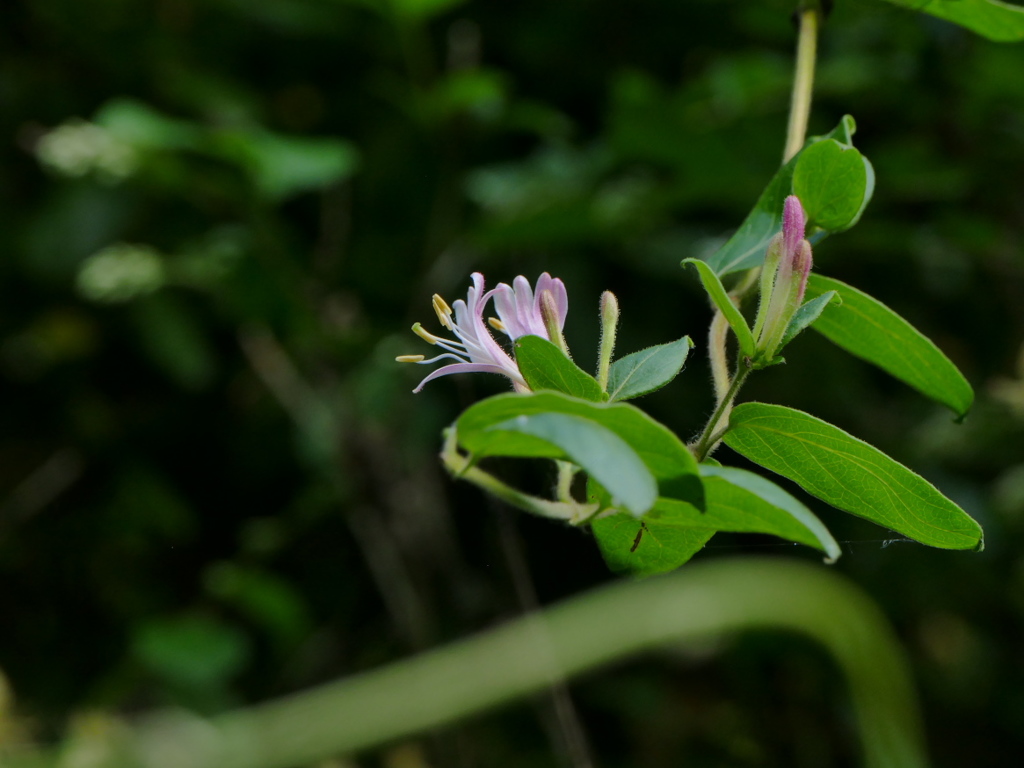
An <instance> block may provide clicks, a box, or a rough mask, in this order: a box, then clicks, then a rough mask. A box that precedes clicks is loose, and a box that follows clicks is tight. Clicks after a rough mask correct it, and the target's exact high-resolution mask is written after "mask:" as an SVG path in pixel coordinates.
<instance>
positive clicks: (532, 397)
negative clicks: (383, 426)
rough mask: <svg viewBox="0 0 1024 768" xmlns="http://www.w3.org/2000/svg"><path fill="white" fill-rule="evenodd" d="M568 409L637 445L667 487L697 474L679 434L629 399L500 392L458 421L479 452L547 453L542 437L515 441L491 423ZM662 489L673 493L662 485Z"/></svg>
mask: <svg viewBox="0 0 1024 768" xmlns="http://www.w3.org/2000/svg"><path fill="white" fill-rule="evenodd" d="M539 413H565V414H569V415H572V416H582V417H583V418H586V419H590V420H592V421H595V422H597V423H598V424H600V425H601V426H603V427H605V428H606V429H609V430H611V431H612V432H614V433H615V434H616V435H618V436H619V437H621V438H622V439H623V440H624V441H625V442H626V443H628V444H629V445H630V447H632V449H633V450H634V451H636V453H637V455H639V456H640V458H641V460H642V461H643V463H644V464H645V465H646V466H647V468H648V470H650V472H651V474H652V475H654V477H655V479H657V480H658V481H659V484H661V485H662V486H663V487H670V486H672V485H673V484H674V483H675V482H676V481H681V480H685V479H687V478H694V479H696V477H697V462H696V460H695V459H694V458H693V454H691V453H690V451H689V450H687V448H686V446H685V445H683V443H682V442H681V441H680V440H679V438H678V437H676V435H675V434H674V433H673V432H672V431H671V430H670V429H668V427H665V426H664V425H662V424H659V423H658V422H657V421H655V420H654V419H652V418H651V417H650V416H648V415H647V414H645V413H644V412H643V411H641V410H639V409H637V408H635V407H633V406H632V405H629V404H627V403H592V402H588V401H586V400H580V399H578V398H574V397H569V396H567V395H563V394H560V393H557V392H537V393H522V394H521V393H515V392H511V393H508V394H504V395H495V396H494V397H490V398H488V399H486V400H481V401H480V402H479V403H475V404H474V405H472V406H470V407H469V408H467V409H466V410H465V411H464V412H463V414H462V415H461V416H460V417H459V419H458V421H456V423H455V426H456V432H457V435H458V440H459V444H460V445H461V446H462V447H463V448H464V449H465V450H467V451H469V452H470V453H471V454H472V455H473V457H474V458H478V457H482V456H491V455H495V456H543V455H546V454H544V453H537V452H536V451H537V450H538V449H539V448H540V446H538V444H537V443H538V442H539V441H538V440H537V438H535V437H532V436H529V435H520V436H519V437H521V438H522V442H520V443H514V442H510V441H508V440H505V439H504V438H506V437H509V436H510V435H497V434H495V433H492V432H489V431H488V430H489V429H490V427H493V426H494V425H496V424H500V423H502V422H505V421H508V420H510V419H513V418H515V417H516V416H523V415H525V416H533V415H535V414H539ZM662 495H668V494H666V493H665V491H664V490H663V491H662Z"/></svg>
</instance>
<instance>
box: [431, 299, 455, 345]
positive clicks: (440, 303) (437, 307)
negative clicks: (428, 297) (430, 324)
mask: <svg viewBox="0 0 1024 768" xmlns="http://www.w3.org/2000/svg"><path fill="white" fill-rule="evenodd" d="M432 302H433V305H434V312H436V313H437V319H438V320H440V321H441V325H443V326H444V327H445V328H447V329H448V330H449V331H450V330H452V308H451V307H449V306H448V304H447V303H446V302H445V300H444V299H442V298H441V297H440V296H439V295H438V294H436V293H435V294H434V298H433V300H432ZM431 343H433V342H431Z"/></svg>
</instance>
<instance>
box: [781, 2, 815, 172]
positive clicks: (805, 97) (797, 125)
mask: <svg viewBox="0 0 1024 768" xmlns="http://www.w3.org/2000/svg"><path fill="white" fill-rule="evenodd" d="M799 18H800V32H799V37H798V39H797V46H796V71H795V72H794V74H793V96H792V99H791V101H790V104H789V127H788V128H787V130H786V150H785V152H784V153H783V156H782V162H783V163H788V162H789V161H790V159H792V158H793V156H794V155H796V153H797V152H799V151H800V149H801V147H803V145H804V139H805V138H806V136H807V121H808V120H809V119H810V115H811V93H812V92H813V90H814V60H815V56H816V54H817V48H818V26H819V21H820V18H821V12H820V10H819V9H818V7H817V3H814V2H812V3H809V4H808V6H807V7H804V8H801V9H800V11H799Z"/></svg>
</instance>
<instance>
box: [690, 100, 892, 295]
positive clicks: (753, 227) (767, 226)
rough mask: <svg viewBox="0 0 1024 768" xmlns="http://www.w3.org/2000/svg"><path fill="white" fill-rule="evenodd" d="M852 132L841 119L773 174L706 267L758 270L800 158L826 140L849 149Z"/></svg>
mask: <svg viewBox="0 0 1024 768" xmlns="http://www.w3.org/2000/svg"><path fill="white" fill-rule="evenodd" d="M856 130H857V124H856V123H855V122H854V119H853V118H852V117H850V116H849V115H844V116H843V118H842V120H840V121H839V124H838V125H837V126H836V127H835V128H834V129H832V130H831V131H830V132H829V133H826V134H825V135H823V136H811V137H810V138H809V139H808V140H807V144H805V145H804V149H802V150H801V152H800V154H798V155H797V156H796V157H794V158H792V159H791V160H790V161H789V162H788V163H786V164H785V165H783V166H782V167H781V168H780V169H779V170H778V171H776V173H775V175H774V176H773V177H772V180H771V181H770V182H769V183H768V186H767V187H765V189H764V192H762V193H761V196H760V197H759V198H758V199H757V204H756V205H755V206H754V208H753V210H752V211H751V212H750V213H749V214H747V218H746V219H744V220H743V223H742V224H741V225H740V227H739V229H737V230H736V232H735V233H734V234H733V236H732V237H730V238H729V239H728V241H726V243H725V245H723V246H722V247H721V248H719V249H718V250H717V251H715V252H714V253H713V254H712V255H711V256H710V257H708V259H707V264H708V266H710V267H711V269H713V270H714V271H715V273H716V274H718V275H720V276H724V275H727V274H729V273H730V272H739V271H741V270H744V269H751V268H753V267H759V266H761V264H763V263H764V257H765V253H766V251H767V250H768V243H769V241H770V240H771V239H772V237H773V236H774V235H775V233H777V232H780V231H782V209H783V205H784V204H785V202H786V197H787V196H789V195H791V194H793V173H794V170H795V169H796V165H797V163H798V162H799V159H800V155H801V154H803V152H806V151H807V149H808V148H809V147H812V146H814V145H815V144H817V143H819V142H822V141H828V140H834V141H836V142H838V143H839V144H840V145H842V146H844V147H852V146H853V144H852V143H851V139H852V136H853V134H854V132H855V131H856ZM864 162H865V164H866V168H867V169H868V172H869V179H868V188H869V190H870V189H873V187H874V173H873V172H872V171H871V166H870V163H867V160H866V159H865V161H864ZM870 197H871V195H870V191H869V192H868V194H866V195H865V202H866V201H867V199H869V198H870ZM851 226H852V224H851ZM826 234H827V233H826Z"/></svg>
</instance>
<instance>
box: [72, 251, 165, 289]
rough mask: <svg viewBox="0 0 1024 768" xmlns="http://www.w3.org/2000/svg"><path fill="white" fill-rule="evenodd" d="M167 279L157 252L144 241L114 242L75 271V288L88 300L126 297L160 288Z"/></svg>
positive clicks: (161, 259)
mask: <svg viewBox="0 0 1024 768" xmlns="http://www.w3.org/2000/svg"><path fill="white" fill-rule="evenodd" d="M165 279H166V270H165V267H164V261H163V258H162V257H161V256H160V254H159V253H158V252H157V251H156V250H154V249H153V248H150V247H149V246H147V245H134V244H131V243H115V244H114V245H111V246H108V247H107V248H104V249H103V250H101V251H98V252H97V253H94V254H93V255H92V256H90V257H89V258H88V259H86V260H85V261H84V262H83V263H82V266H81V268H80V269H79V271H78V280H77V287H78V292H79V293H80V294H81V295H82V296H83V297H85V298H86V299H89V300H90V301H99V302H105V303H113V302H119V301H129V300H130V299H134V298H136V297H137V296H143V295H145V294H147V293H153V292H154V291H157V290H159V289H160V288H161V287H162V286H163V284H164V281H165Z"/></svg>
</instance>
